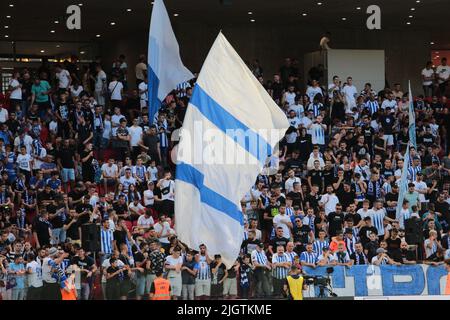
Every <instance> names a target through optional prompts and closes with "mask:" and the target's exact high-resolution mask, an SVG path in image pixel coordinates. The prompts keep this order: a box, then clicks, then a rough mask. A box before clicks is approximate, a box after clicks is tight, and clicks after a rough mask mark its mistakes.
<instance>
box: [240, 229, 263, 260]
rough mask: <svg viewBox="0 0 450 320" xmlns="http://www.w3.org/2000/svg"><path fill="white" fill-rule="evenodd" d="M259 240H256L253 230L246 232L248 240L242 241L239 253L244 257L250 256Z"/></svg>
mask: <svg viewBox="0 0 450 320" xmlns="http://www.w3.org/2000/svg"><path fill="white" fill-rule="evenodd" d="M260 242H261V241H260V240H257V239H256V232H255V231H254V230H250V231H249V232H248V238H247V239H245V240H244V241H242V245H241V251H242V253H243V254H244V255H247V254H251V253H252V252H253V250H256V247H257V246H258V243H260Z"/></svg>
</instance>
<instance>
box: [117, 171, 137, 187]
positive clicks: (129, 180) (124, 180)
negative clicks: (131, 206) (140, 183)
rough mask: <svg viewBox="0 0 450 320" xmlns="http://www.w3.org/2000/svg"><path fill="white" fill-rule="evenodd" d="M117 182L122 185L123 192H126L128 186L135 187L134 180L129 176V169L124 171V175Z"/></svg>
mask: <svg viewBox="0 0 450 320" xmlns="http://www.w3.org/2000/svg"><path fill="white" fill-rule="evenodd" d="M119 181H120V183H121V184H123V189H124V191H125V192H128V188H129V187H130V185H132V184H134V185H136V179H135V178H133V177H132V176H131V168H126V169H125V175H124V176H121V177H120V179H119Z"/></svg>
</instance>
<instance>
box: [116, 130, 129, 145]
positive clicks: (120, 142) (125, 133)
mask: <svg viewBox="0 0 450 320" xmlns="http://www.w3.org/2000/svg"><path fill="white" fill-rule="evenodd" d="M116 132H117V137H128V136H129V133H128V129H127V128H126V127H125V128H122V127H119V128H117V131H116ZM117 146H120V147H121V148H127V147H128V146H129V143H128V141H126V140H122V139H119V138H117Z"/></svg>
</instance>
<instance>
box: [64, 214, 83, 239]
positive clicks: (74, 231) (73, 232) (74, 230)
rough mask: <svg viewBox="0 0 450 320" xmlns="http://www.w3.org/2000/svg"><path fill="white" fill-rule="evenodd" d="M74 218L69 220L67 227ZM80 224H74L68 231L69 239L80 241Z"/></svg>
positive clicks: (66, 223)
mask: <svg viewBox="0 0 450 320" xmlns="http://www.w3.org/2000/svg"><path fill="white" fill-rule="evenodd" d="M72 220H73V219H72V218H68V219H67V220H66V222H65V225H69V223H70V222H71V221H72ZM78 226H79V223H78V221H76V222H74V223H72V224H71V225H70V227H69V229H67V230H66V236H67V238H70V239H72V240H79V239H80V233H79V230H78Z"/></svg>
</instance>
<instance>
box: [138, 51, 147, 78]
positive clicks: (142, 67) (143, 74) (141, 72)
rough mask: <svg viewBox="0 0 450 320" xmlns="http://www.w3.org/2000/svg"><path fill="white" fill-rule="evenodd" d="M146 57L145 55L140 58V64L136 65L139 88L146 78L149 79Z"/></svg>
mask: <svg viewBox="0 0 450 320" xmlns="http://www.w3.org/2000/svg"><path fill="white" fill-rule="evenodd" d="M145 60H146V57H145V55H144V54H141V55H140V56H139V63H138V64H136V67H135V73H136V84H137V85H138V86H139V84H141V82H142V81H144V79H145V78H147V63H146V62H145Z"/></svg>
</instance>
